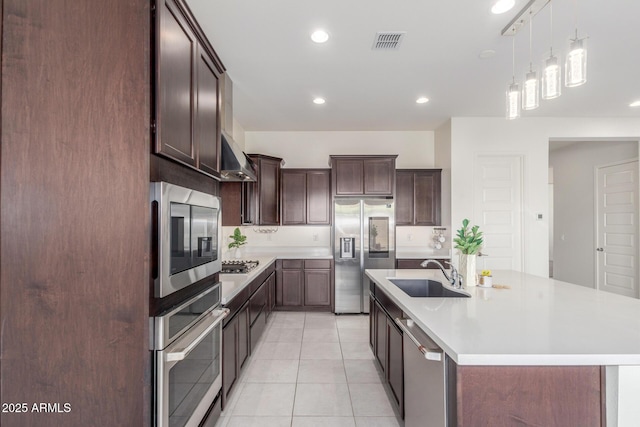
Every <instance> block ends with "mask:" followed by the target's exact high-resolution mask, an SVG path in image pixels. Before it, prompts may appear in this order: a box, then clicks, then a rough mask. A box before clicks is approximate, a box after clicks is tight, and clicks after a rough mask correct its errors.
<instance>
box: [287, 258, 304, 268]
mask: <svg viewBox="0 0 640 427" xmlns="http://www.w3.org/2000/svg"><path fill="white" fill-rule="evenodd" d="M303 266H304V260H302V259H283V260H282V268H284V269H289V270H296V269H301V268H303Z"/></svg>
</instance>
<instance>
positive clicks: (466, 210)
mask: <svg viewBox="0 0 640 427" xmlns="http://www.w3.org/2000/svg"><path fill="white" fill-rule="evenodd" d="M598 138H610V139H616V138H634V139H635V140H636V141H637V140H640V120H639V119H636V118H624V119H619V118H542V117H541V118H537V117H532V118H521V119H518V120H505V119H504V118H496V117H492V118H487V117H464V118H463V117H454V118H452V119H451V219H452V229H454V230H455V229H457V228H459V227H458V225H459V224H461V223H462V219H463V218H465V217H469V218H470V219H471V222H474V220H473V215H474V212H473V200H474V197H473V185H472V182H473V167H474V158H475V156H476V155H477V154H480V153H482V154H507V153H508V154H514V155H521V156H523V159H524V168H523V173H524V177H523V178H524V182H523V184H524V185H523V188H524V193H523V196H524V197H523V204H524V206H523V218H524V223H523V228H524V236H523V238H524V255H525V256H524V271H525V272H527V273H531V274H536V275H539V276H544V277H546V276H548V261H549V223H548V213H549V209H548V205H549V203H548V194H547V192H548V156H549V153H548V150H549V140H550V139H575V140H579V139H582V140H587V139H589V140H595V139H598ZM538 212H542V213H545V218H544V219H543V220H542V221H536V220H535V214H536V213H538Z"/></svg>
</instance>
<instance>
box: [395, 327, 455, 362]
mask: <svg viewBox="0 0 640 427" xmlns="http://www.w3.org/2000/svg"><path fill="white" fill-rule="evenodd" d="M395 322H396V324H397V325H398V327H399V328H400V329H401V330H402V332H403V333H404V334H405V335H406V336H407V337H409V339H410V340H411V341H412V342H413V343H414V344H415V345H416V347H418V351H420V353H422V354H423V355H424V358H425V359H427V360H434V361H437V362H440V361H442V354H443V351H442V349H441V348H439V347H438V346H436V345H435V343H433V344H432V345H430V346H429V347H427V346H425V345H423V344H422V343H421V342H420V341H419V340H418V339H417V338H416V337H415V335H414V334H413V333H412V332H411V331H410V330H409V326H408V325H407V324H406V320H405V319H400V318H398V317H396V318H395Z"/></svg>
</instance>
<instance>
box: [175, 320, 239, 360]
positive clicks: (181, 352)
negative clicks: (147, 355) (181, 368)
mask: <svg viewBox="0 0 640 427" xmlns="http://www.w3.org/2000/svg"><path fill="white" fill-rule="evenodd" d="M230 311H231V310H229V309H228V308H223V309H221V310H213V311H212V312H211V314H210V315H211V316H214V315H216V314H217V316H216V317H215V320H213V321H212V323H211V324H210V325H209V326H207V327H206V329H205V330H204V331H202V333H201V334H200V335H198V337H197V338H195V339H194V340H192V341H191V342H190V343H189V345H187V346H186V347H184V348H180V349H178V351H172V352H169V353H166V355H165V361H167V362H177V361H180V360H184V359H185V358H186V357H187V356H188V355H189V353H191V351H192V350H193V349H194V348H196V347H197V345H198V344H200V342H201V341H202V340H203V339H204V338H205V337H206V336H207V335H208V334H209V332H211V331H212V330H213V329H214V328H215V327H216V326H218V325H219V324H220V323H221V322H222V321H223V320H224V318H225V317H227V316H228V315H229V313H230Z"/></svg>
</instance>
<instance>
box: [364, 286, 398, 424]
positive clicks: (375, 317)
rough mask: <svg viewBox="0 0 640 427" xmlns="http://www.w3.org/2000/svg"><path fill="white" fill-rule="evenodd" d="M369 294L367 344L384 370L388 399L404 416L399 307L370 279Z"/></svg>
mask: <svg viewBox="0 0 640 427" xmlns="http://www.w3.org/2000/svg"><path fill="white" fill-rule="evenodd" d="M370 290H371V293H370V294H369V313H370V321H369V345H370V346H371V349H372V351H373V354H374V356H375V359H376V361H377V362H378V364H379V366H380V368H381V369H382V371H383V372H384V378H385V383H386V385H387V386H388V387H389V391H390V395H391V396H392V402H393V403H394V404H395V406H396V408H397V409H398V413H399V414H400V416H401V417H402V418H404V349H403V340H404V335H403V333H402V331H401V330H400V329H399V328H398V327H397V326H396V323H395V319H396V318H401V317H402V310H400V308H399V307H398V306H397V305H396V304H395V303H394V302H393V301H391V299H390V298H389V297H387V296H386V295H385V294H384V292H383V291H381V290H380V289H379V288H378V287H377V286H376V285H374V284H373V282H371V287H370Z"/></svg>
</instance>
